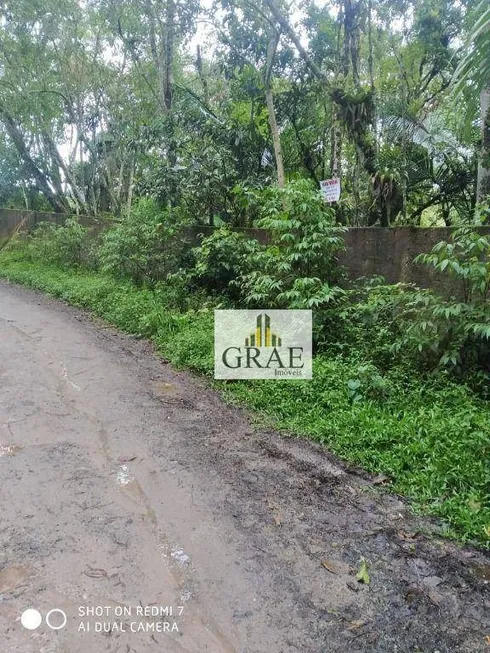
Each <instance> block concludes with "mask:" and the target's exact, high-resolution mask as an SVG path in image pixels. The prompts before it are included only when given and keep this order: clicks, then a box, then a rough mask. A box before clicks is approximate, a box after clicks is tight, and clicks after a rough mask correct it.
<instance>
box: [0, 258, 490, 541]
mask: <svg viewBox="0 0 490 653" xmlns="http://www.w3.org/2000/svg"><path fill="white" fill-rule="evenodd" d="M0 276H1V277H3V278H5V279H9V280H11V281H13V282H16V283H22V284H25V285H27V286H29V287H31V288H35V289H37V290H41V291H43V292H46V293H48V294H50V295H52V296H54V297H58V298H60V299H62V300H64V301H66V302H69V303H70V304H73V305H76V306H81V307H83V308H88V309H91V310H92V311H93V312H94V313H95V314H97V315H99V316H100V317H102V318H104V319H105V320H107V321H108V322H110V323H111V324H114V325H116V326H117V327H119V328H121V329H123V330H125V331H127V332H130V333H137V334H141V335H143V336H146V337H148V338H151V339H152V340H153V341H154V342H155V343H156V345H157V347H158V350H159V351H160V352H161V354H162V355H163V356H165V358H167V359H168V360H170V361H171V362H172V363H174V364H175V365H177V366H180V367H187V368H190V369H193V370H196V371H198V372H200V373H203V374H206V375H207V376H209V377H212V370H213V312H212V308H211V307H208V308H203V309H200V310H192V311H188V312H187V313H178V312H177V311H175V310H174V309H173V308H172V297H171V293H169V294H168V295H167V293H166V291H165V288H163V289H159V290H157V291H151V290H147V289H141V288H137V287H135V286H134V285H133V284H131V283H129V282H124V281H118V280H116V279H114V278H112V277H108V276H103V275H100V274H97V273H89V272H81V271H76V270H73V269H64V270H62V269H60V268H56V267H50V266H46V265H43V264H41V263H29V262H26V261H24V260H22V259H21V258H20V255H19V254H18V253H11V252H3V253H2V254H1V255H0ZM407 374H408V373H406V372H402V371H400V370H395V371H394V372H391V373H390V374H389V375H387V376H385V377H383V378H381V379H380V377H379V375H374V376H373V378H374V380H375V383H373V382H372V380H371V379H370V376H369V370H368V372H366V366H365V365H364V367H362V368H361V369H360V365H359V361H356V360H355V359H354V358H352V359H346V358H345V357H344V358H342V357H340V356H335V357H330V358H328V357H326V356H318V357H317V358H316V359H315V361H314V378H313V380H312V381H275V382H270V381H249V382H236V383H232V384H223V383H220V382H215V383H216V386H217V387H218V388H219V389H220V390H221V391H223V393H224V395H225V396H226V397H228V398H229V399H232V400H234V401H237V402H240V403H243V404H244V405H246V406H248V407H250V408H252V409H254V410H255V411H257V412H258V413H259V414H261V415H264V416H267V417H268V418H272V419H273V420H274V423H275V424H276V425H277V427H278V428H281V429H284V430H287V431H288V432H290V433H294V434H297V435H304V436H308V437H311V438H313V439H315V440H317V441H319V442H322V443H324V444H325V445H326V446H328V448H329V449H330V450H331V451H333V452H334V453H336V454H337V455H339V456H340V457H341V458H343V459H344V460H346V461H349V462H352V463H355V464H358V465H360V466H362V467H363V468H364V469H366V470H367V471H369V472H372V473H382V474H385V475H387V476H388V477H389V478H390V479H392V488H393V489H394V490H395V491H396V492H398V493H400V494H403V495H405V496H406V497H407V498H409V499H410V501H411V503H412V505H413V506H414V507H415V508H417V509H418V510H420V511H422V512H424V513H426V514H431V515H435V516H437V517H440V518H441V519H442V522H443V523H442V532H443V533H445V534H446V535H449V536H452V537H456V538H457V539H459V540H461V541H472V542H476V543H478V544H480V545H482V546H485V547H489V548H490V467H489V460H490V405H489V403H488V402H484V401H483V400H481V399H479V398H478V397H477V396H476V395H474V394H473V393H472V392H471V391H470V390H469V389H467V388H466V387H464V386H461V385H457V384H455V383H454V382H452V381H451V380H450V379H449V378H445V377H444V376H442V375H439V376H437V377H433V378H428V379H423V378H421V377H417V376H415V375H414V374H413V373H411V376H407ZM353 379H354V380H358V379H359V380H360V383H356V384H354V386H355V387H356V389H355V391H353V390H352V387H353V384H352V380H353ZM349 381H351V384H350V385H349Z"/></svg>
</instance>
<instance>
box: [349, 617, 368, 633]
mask: <svg viewBox="0 0 490 653" xmlns="http://www.w3.org/2000/svg"><path fill="white" fill-rule="evenodd" d="M365 624H367V621H366V620H365V619H356V620H355V621H351V622H350V626H349V630H357V629H358V628H361V626H364V625H365Z"/></svg>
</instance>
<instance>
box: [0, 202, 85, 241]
mask: <svg viewBox="0 0 490 653" xmlns="http://www.w3.org/2000/svg"><path fill="white" fill-rule="evenodd" d="M68 217H70V216H68V215H65V214H62V213H46V212H44V211H21V210H19V209H0V241H1V240H4V239H6V238H8V237H9V236H11V235H12V233H13V232H14V231H15V230H16V229H19V228H20V229H21V230H27V229H33V228H34V227H35V226H36V225H37V224H39V223H40V222H56V223H57V224H63V223H64V221H65V220H66V219H67V218H68ZM78 217H79V218H80V222H81V223H82V224H84V225H86V226H92V225H94V224H95V223H96V220H95V218H92V217H90V216H78Z"/></svg>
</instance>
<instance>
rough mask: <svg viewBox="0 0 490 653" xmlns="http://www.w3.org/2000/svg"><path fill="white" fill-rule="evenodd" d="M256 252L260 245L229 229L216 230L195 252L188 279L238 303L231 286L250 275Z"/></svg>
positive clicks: (235, 286)
mask: <svg viewBox="0 0 490 653" xmlns="http://www.w3.org/2000/svg"><path fill="white" fill-rule="evenodd" d="M259 250H260V245H259V243H258V242H257V241H256V240H254V239H253V238H247V237H246V236H245V235H244V234H243V233H239V232H236V231H231V230H230V229H229V227H221V228H220V229H216V231H214V232H213V233H212V234H211V235H210V236H207V237H206V238H204V239H203V240H202V242H201V246H200V247H197V248H195V249H194V256H195V265H194V267H193V269H191V271H190V272H189V274H188V279H189V280H190V281H191V282H193V283H194V284H197V285H198V286H200V287H203V288H206V289H207V290H208V291H209V292H212V293H218V294H221V295H226V296H227V297H229V298H230V299H231V300H234V301H238V300H239V296H240V295H239V289H238V287H237V285H236V284H235V283H234V282H235V280H236V278H237V277H238V276H239V275H246V274H247V273H248V272H249V271H250V268H251V265H252V259H253V255H254V254H256V253H257V252H258V251H259Z"/></svg>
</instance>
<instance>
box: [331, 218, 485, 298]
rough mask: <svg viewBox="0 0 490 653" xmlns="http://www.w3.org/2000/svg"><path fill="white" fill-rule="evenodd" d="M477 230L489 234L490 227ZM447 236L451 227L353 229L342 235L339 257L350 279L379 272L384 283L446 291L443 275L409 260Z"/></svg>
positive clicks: (446, 286)
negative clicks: (343, 248)
mask: <svg viewBox="0 0 490 653" xmlns="http://www.w3.org/2000/svg"><path fill="white" fill-rule="evenodd" d="M478 231H480V232H481V233H482V234H485V235H487V236H490V227H479V228H478ZM450 238H451V229H450V228H447V227H441V228H439V227H437V228H436V227H434V228H421V227H392V228H389V229H381V228H377V227H359V228H353V229H349V231H348V232H347V234H346V237H345V240H346V248H347V249H346V251H345V252H343V253H342V255H341V257H340V260H341V263H342V265H344V266H345V267H346V269H347V274H348V277H349V278H350V279H358V278H359V277H369V276H373V275H381V276H383V277H384V278H385V279H386V281H387V282H388V283H397V282H398V281H403V282H405V283H415V284H416V285H418V286H420V287H422V288H434V289H435V290H440V291H447V290H449V289H450V288H449V287H448V280H447V276H446V275H441V274H439V273H437V272H433V271H431V270H429V269H428V268H427V267H426V266H422V265H416V264H414V263H413V259H414V258H415V257H416V256H417V255H418V254H422V253H424V252H430V250H431V249H432V248H433V247H434V245H436V244H437V243H439V242H440V241H442V240H449V239H450Z"/></svg>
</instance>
